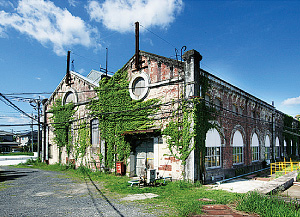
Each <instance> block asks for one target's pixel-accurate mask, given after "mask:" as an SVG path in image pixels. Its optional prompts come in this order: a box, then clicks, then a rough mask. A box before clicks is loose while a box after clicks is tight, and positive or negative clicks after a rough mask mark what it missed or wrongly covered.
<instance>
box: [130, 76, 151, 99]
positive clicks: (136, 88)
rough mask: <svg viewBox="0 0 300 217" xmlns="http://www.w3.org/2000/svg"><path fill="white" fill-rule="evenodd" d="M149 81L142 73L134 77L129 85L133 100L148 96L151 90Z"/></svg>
mask: <svg viewBox="0 0 300 217" xmlns="http://www.w3.org/2000/svg"><path fill="white" fill-rule="evenodd" d="M148 85H149V79H148V77H147V75H146V74H144V73H142V74H139V75H136V76H134V77H133V78H132V79H131V82H130V84H129V92H130V96H131V98H132V99H135V100H139V99H143V98H145V97H146V96H147V94H148V90H149V87H148Z"/></svg>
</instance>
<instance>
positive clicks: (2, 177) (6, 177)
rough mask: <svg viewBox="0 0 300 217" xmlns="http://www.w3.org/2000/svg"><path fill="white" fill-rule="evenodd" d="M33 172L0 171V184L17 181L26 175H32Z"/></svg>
mask: <svg viewBox="0 0 300 217" xmlns="http://www.w3.org/2000/svg"><path fill="white" fill-rule="evenodd" d="M33 172H34V171H30V172H20V171H15V170H2V171H1V170H0V182H4V181H11V180H15V179H18V178H20V177H23V176H27V175H28V173H33Z"/></svg>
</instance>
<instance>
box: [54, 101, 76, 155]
mask: <svg viewBox="0 0 300 217" xmlns="http://www.w3.org/2000/svg"><path fill="white" fill-rule="evenodd" d="M49 112H51V113H53V116H52V121H53V122H54V124H53V125H52V126H53V127H54V136H55V137H54V140H55V142H56V144H57V146H58V147H59V155H60V156H59V161H61V149H62V147H66V150H67V154H68V156H69V155H70V152H71V147H72V139H71V133H70V127H71V124H72V123H71V120H72V119H73V115H74V113H75V110H74V104H73V103H69V104H66V105H62V100H61V99H57V100H56V101H55V103H54V105H53V106H52V108H51V110H50V111H49Z"/></svg>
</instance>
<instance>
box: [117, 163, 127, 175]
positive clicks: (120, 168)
mask: <svg viewBox="0 0 300 217" xmlns="http://www.w3.org/2000/svg"><path fill="white" fill-rule="evenodd" d="M116 169H117V174H120V175H124V174H125V165H124V162H123V161H118V162H117V163H116Z"/></svg>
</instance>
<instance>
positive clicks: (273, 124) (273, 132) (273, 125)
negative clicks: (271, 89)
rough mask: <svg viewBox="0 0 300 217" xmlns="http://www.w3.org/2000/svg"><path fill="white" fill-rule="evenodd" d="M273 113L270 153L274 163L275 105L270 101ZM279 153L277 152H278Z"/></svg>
mask: <svg viewBox="0 0 300 217" xmlns="http://www.w3.org/2000/svg"><path fill="white" fill-rule="evenodd" d="M272 106H273V111H272V151H273V162H276V157H277V156H276V144H275V141H276V140H275V104H274V101H272ZM278 152H279V150H278Z"/></svg>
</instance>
